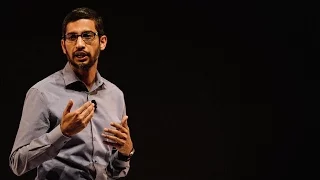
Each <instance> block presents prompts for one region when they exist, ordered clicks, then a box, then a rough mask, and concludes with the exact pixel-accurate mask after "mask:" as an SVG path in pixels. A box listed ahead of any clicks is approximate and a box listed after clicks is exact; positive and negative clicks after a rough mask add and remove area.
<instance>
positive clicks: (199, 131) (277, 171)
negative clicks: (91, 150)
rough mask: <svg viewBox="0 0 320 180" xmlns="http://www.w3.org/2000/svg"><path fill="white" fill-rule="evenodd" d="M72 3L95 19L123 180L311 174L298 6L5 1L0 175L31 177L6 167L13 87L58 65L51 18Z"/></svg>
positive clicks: (17, 99) (20, 92)
mask: <svg viewBox="0 0 320 180" xmlns="http://www.w3.org/2000/svg"><path fill="white" fill-rule="evenodd" d="M84 5H85V6H89V7H92V8H95V9H96V10H98V11H99V12H100V13H101V15H103V17H104V18H105V21H106V23H105V25H106V29H107V35H108V45H107V49H106V50H105V51H104V52H103V53H102V55H101V58H100V60H99V71H100V73H101V74H102V75H103V76H104V77H105V78H106V79H108V80H110V81H111V82H113V83H115V84H116V85H117V86H118V87H119V88H121V89H122V90H123V92H124V94H125V98H126V103H127V112H128V116H129V120H128V122H129V125H130V127H131V134H132V138H133V141H134V145H135V148H136V154H135V156H134V157H133V159H132V162H131V166H132V167H131V170H130V172H129V175H128V177H127V178H126V179H130V180H131V179H139V180H144V179H145V180H147V179H148V180H149V179H152V180H157V179H159V180H160V179H161V180H163V179H166V180H175V179H186V180H187V179H190V180H191V179H192V180H193V179H199V180H200V179H214V180H236V179H246V180H248V179H255V180H256V179H261V180H266V179H272V180H277V179H281V180H283V179H294V178H298V179H311V177H312V179H314V178H315V177H316V176H318V173H316V172H317V171H318V169H319V165H318V164H319V163H317V161H318V159H319V158H318V157H319V155H316V152H318V149H317V148H316V147H317V146H316V145H315V143H312V142H313V141H314V140H316V139H315V138H314V137H315V134H316V131H315V130H316V128H315V127H314V126H311V125H310V124H309V123H307V122H308V121H307V119H305V117H304V94H303V87H304V61H305V56H306V53H307V50H308V48H309V47H311V46H312V45H310V42H309V41H307V38H306V37H307V36H308V35H309V34H308V33H310V32H311V33H312V34H313V32H314V30H315V24H316V23H315V22H316V21H315V20H316V18H315V17H316V16H313V14H311V13H310V11H308V10H307V9H305V7H304V6H302V5H301V4H298V3H296V4H295V3H293V2H290V4H287V3H280V2H277V3H271V2H262V1H259V2H254V1H252V2H242V1H241V2H239V1H234V2H232V1H228V2H226V1H225V2H220V1H218V2H217V1H213V2H211V1H204V0H197V1H196V0H194V1H191V0H189V1H178V0H172V1H145V2H143V1H128V2H125V1H100V2H95V1H88V3H82V2H79V1H70V2H69V1H52V2H50V1H48V2H47V1H41V2H32V1H21V2H18V1H12V2H9V4H6V5H3V6H2V7H3V9H4V11H2V12H1V15H2V16H1V17H2V19H1V21H2V25H1V35H2V37H1V42H2V47H1V49H2V53H1V55H2V57H1V65H2V70H1V94H2V97H3V98H2V101H3V103H2V105H3V106H2V110H1V111H2V113H1V114H2V118H1V119H2V131H1V134H2V136H1V137H2V142H4V143H2V144H3V146H2V148H1V149H2V153H1V154H2V157H1V159H2V161H1V162H2V165H3V166H2V167H3V170H2V171H1V172H2V175H1V179H2V177H7V178H4V179H17V180H18V179H30V180H31V179H33V178H34V176H35V172H34V171H31V172H30V173H28V174H25V175H23V176H21V177H17V176H15V175H14V174H13V173H12V172H11V170H10V169H9V165H8V164H9V163H8V158H9V153H10V151H11V148H12V145H13V141H14V138H15V134H16V131H17V128H18V124H19V121H20V116H21V110H22V105H23V100H24V97H25V93H26V92H27V90H28V89H29V88H30V87H31V86H32V85H33V84H34V83H36V82H37V81H39V80H41V79H43V78H45V77H46V76H48V75H50V74H52V73H53V72H55V71H57V70H60V69H61V68H63V66H64V65H65V63H66V59H65V57H64V55H63V54H62V51H61V48H60V35H61V34H60V28H61V22H62V20H63V18H64V16H65V15H66V13H67V12H69V11H70V10H71V9H72V8H75V7H80V6H84ZM310 15H311V16H310ZM306 35H307V36H306Z"/></svg>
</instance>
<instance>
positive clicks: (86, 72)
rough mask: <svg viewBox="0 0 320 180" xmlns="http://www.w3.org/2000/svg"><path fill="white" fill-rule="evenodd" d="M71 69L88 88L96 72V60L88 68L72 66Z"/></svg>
mask: <svg viewBox="0 0 320 180" xmlns="http://www.w3.org/2000/svg"><path fill="white" fill-rule="evenodd" d="M72 69H73V70H74V72H75V73H76V75H77V76H78V78H79V79H80V80H81V81H82V82H83V83H84V84H85V85H86V87H87V88H88V89H89V90H90V89H91V87H92V85H93V84H94V82H95V79H96V74H97V62H96V63H94V64H93V65H92V66H91V67H90V68H89V69H77V68H74V67H73V66H72Z"/></svg>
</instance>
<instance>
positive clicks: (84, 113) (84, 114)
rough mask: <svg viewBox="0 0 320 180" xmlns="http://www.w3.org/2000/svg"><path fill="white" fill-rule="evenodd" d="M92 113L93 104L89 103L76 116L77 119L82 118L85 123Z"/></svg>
mask: <svg viewBox="0 0 320 180" xmlns="http://www.w3.org/2000/svg"><path fill="white" fill-rule="evenodd" d="M93 113H94V104H93V103H91V104H90V105H89V106H88V107H87V108H86V109H84V110H83V111H82V112H81V113H80V114H77V116H78V118H79V119H83V122H84V123H86V124H87V122H88V121H90V120H91V118H92V116H93ZM90 116H91V117H90Z"/></svg>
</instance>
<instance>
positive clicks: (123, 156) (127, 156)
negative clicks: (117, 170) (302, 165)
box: [118, 148, 135, 161]
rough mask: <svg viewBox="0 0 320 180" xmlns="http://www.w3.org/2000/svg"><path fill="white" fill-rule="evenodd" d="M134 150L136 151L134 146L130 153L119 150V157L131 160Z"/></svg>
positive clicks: (123, 159)
mask: <svg viewBox="0 0 320 180" xmlns="http://www.w3.org/2000/svg"><path fill="white" fill-rule="evenodd" d="M134 152H135V149H134V148H132V149H131V151H130V153H129V154H123V153H121V152H120V151H118V159H119V160H122V161H129V160H130V159H131V157H132V156H133V154H134Z"/></svg>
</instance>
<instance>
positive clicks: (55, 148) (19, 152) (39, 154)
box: [9, 126, 70, 176]
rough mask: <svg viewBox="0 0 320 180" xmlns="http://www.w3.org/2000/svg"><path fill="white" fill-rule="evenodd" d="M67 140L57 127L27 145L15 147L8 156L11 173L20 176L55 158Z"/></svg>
mask: <svg viewBox="0 0 320 180" xmlns="http://www.w3.org/2000/svg"><path fill="white" fill-rule="evenodd" d="M69 139H70V138H68V137H65V136H63V135H62V133H61V130H60V127H59V126H57V127H56V128H54V129H53V130H52V131H51V132H50V133H46V134H44V135H42V136H40V137H38V138H36V139H33V140H32V141H31V142H30V143H29V144H26V145H23V146H21V147H19V146H17V148H16V149H15V150H13V151H12V153H11V155H10V160H9V161H10V162H9V165H10V167H11V169H12V171H13V172H14V173H15V174H16V175H18V176H20V175H22V174H24V173H26V172H28V171H30V170H32V169H34V168H35V167H37V166H39V165H40V164H41V163H43V162H44V161H47V160H49V159H52V158H53V157H55V156H56V155H57V154H58V153H59V151H60V149H61V148H62V147H63V145H64V144H65V142H67V141H68V140H69ZM18 144H19V142H18Z"/></svg>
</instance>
